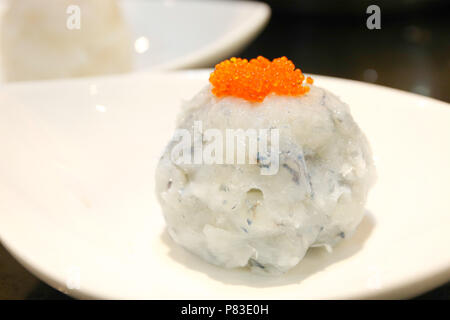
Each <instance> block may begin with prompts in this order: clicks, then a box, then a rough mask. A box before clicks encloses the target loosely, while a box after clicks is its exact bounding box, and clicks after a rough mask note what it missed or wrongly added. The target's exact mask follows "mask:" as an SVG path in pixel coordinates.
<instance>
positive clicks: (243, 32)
mask: <svg viewBox="0 0 450 320" xmlns="http://www.w3.org/2000/svg"><path fill="white" fill-rule="evenodd" d="M121 3H122V7H123V10H124V14H125V18H126V20H127V21H128V22H129V23H130V25H131V28H132V30H133V33H134V37H135V49H136V50H135V51H136V52H138V51H142V50H144V49H145V48H147V46H148V49H147V50H144V52H142V53H136V54H135V70H136V71H141V70H150V69H152V70H174V69H182V68H184V69H186V68H195V67H204V66H209V65H212V64H215V63H217V62H219V61H221V60H223V59H224V58H229V57H230V56H232V55H234V54H238V53H239V51H240V50H242V49H243V48H244V47H245V46H246V45H247V44H248V43H249V42H250V41H252V40H253V39H254V38H255V37H256V36H257V35H258V34H259V33H260V32H261V31H262V30H263V28H264V27H265V25H266V23H267V22H268V21H269V17H270V7H269V6H268V5H267V4H265V3H262V2H253V1H222V0H214V1H205V0H197V1H195V0H182V1H177V0H164V1H159V0H158V1H142V0H141V1H139V0H131V1H129V0H127V1H122V2H121Z"/></svg>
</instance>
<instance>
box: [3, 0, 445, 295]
mask: <svg viewBox="0 0 450 320" xmlns="http://www.w3.org/2000/svg"><path fill="white" fill-rule="evenodd" d="M447 2H448V1H447ZM405 3H407V2H405ZM273 9H274V11H273V15H272V19H271V21H270V23H269V25H268V26H267V28H266V30H265V31H264V32H263V33H262V34H261V35H260V36H259V37H258V38H257V39H256V41H254V42H253V43H252V44H251V45H250V46H249V47H248V48H247V49H246V50H245V51H244V52H242V53H241V54H240V56H241V57H246V58H253V57H256V56H258V55H264V56H266V57H267V58H275V57H279V56H287V57H288V58H290V59H291V60H293V61H294V63H295V64H296V65H297V66H299V67H300V68H301V69H302V70H303V71H304V72H306V73H315V74H322V75H329V76H335V77H341V78H347V79H354V80H359V81H366V82H373V83H377V84H380V85H384V86H389V87H393V88H398V89H402V90H406V91H410V92H415V93H419V94H422V95H427V96H430V97H433V98H436V99H440V100H443V101H446V102H449V101H450V18H449V14H448V13H449V12H450V10H449V9H450V7H449V5H447V4H442V2H441V4H439V5H433V6H428V7H420V8H419V9H417V8H415V10H410V9H409V8H408V7H407V5H406V7H405V8H403V10H402V8H400V9H399V8H397V9H396V10H395V11H390V10H384V8H383V6H381V14H382V20H381V21H382V22H381V30H368V29H367V27H366V18H367V16H368V15H367V14H366V13H365V7H363V6H361V7H360V8H358V7H353V9H352V10H351V12H347V13H345V14H344V13H339V12H333V11H331V12H330V11H328V12H327V13H326V14H321V13H319V12H317V11H315V12H314V13H312V14H311V12H309V13H308V15H306V14H304V13H302V11H301V10H295V8H293V7H284V8H276V7H274V8H273ZM449 214H450V213H449ZM0 299H69V297H68V296H66V295H64V294H62V293H60V292H59V291H57V290H54V289H52V288H51V287H49V286H47V285H46V284H44V283H43V282H42V281H40V280H38V279H37V278H36V277H34V276H33V275H31V274H30V273H29V272H28V271H26V270H25V269H24V268H23V267H22V266H21V265H20V264H19V263H18V262H16V261H15V260H14V258H12V257H11V255H10V254H9V253H8V252H7V251H6V250H5V249H4V248H3V247H2V246H1V245H0ZM418 299H446V300H449V299H450V282H449V283H447V284H446V285H444V286H442V287H440V288H437V289H435V290H433V291H431V292H428V293H426V294H424V295H422V296H420V297H418Z"/></svg>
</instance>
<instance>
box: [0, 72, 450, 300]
mask: <svg viewBox="0 0 450 320" xmlns="http://www.w3.org/2000/svg"><path fill="white" fill-rule="evenodd" d="M208 75H209V73H208V72H207V71H185V72H176V73H169V74H156V73H155V74H134V75H128V76H122V77H112V78H92V79H81V80H64V81H55V82H45V81H43V82H39V83H18V84H13V85H8V86H4V87H2V88H1V89H0V100H1V101H2V104H1V106H0V146H1V150H2V156H1V157H0V221H1V223H0V239H1V240H2V242H3V244H4V245H5V247H6V248H8V249H9V250H10V252H11V253H12V254H13V255H14V256H15V257H16V258H17V259H18V260H19V261H20V262H21V263H22V264H24V265H25V266H26V267H27V268H28V269H29V270H30V271H31V272H33V273H34V274H36V275H37V276H38V277H40V278H41V279H43V280H44V281H46V282H47V283H49V284H50V285H52V286H54V287H55V288H57V289H59V290H61V291H62V292H65V293H68V294H70V295H72V296H74V297H79V298H138V299H140V298H148V299H304V298H308V299H316V298H318V299H324V298H339V299H345V298H407V297H411V296H414V295H417V294H420V293H422V292H424V291H427V290H430V289H432V288H434V287H436V286H438V285H440V284H442V283H445V282H446V281H448V280H449V279H450V250H449V249H450V248H449V246H450V200H449V197H448V192H449V190H450V167H449V165H448V164H449V163H450V150H449V146H450V127H449V126H448V124H449V123H450V108H448V106H449V105H448V104H446V103H444V102H440V101H437V100H433V99H430V98H426V97H422V96H418V95H414V94H410V93H406V92H402V91H398V90H393V89H389V88H384V87H380V86H375V85H369V84H364V83H360V82H355V81H349V80H342V79H336V78H329V77H322V76H315V77H314V79H315V84H316V85H318V86H322V87H325V88H327V89H329V90H331V91H332V92H334V93H336V94H338V95H339V96H341V97H342V99H343V100H344V101H346V102H347V103H349V104H350V106H351V109H352V113H353V115H354V117H355V119H356V121H357V122H358V123H359V125H360V126H361V128H362V129H363V130H364V131H365V133H366V134H367V137H368V139H369V140H370V142H371V144H372V147H373V152H374V155H375V159H376V165H377V170H378V175H379V179H378V182H377V184H376V186H375V187H374V189H373V190H372V191H371V193H370V196H369V200H368V205H367V215H366V217H365V218H364V220H363V222H362V224H361V226H360V227H359V229H358V230H357V232H356V234H355V235H354V237H353V238H351V239H347V240H344V241H342V243H340V244H339V245H338V246H337V247H336V248H335V250H334V252H333V253H331V254H329V253H327V252H326V251H325V250H323V249H319V248H315V249H313V250H311V251H310V252H308V254H307V256H306V257H305V259H304V260H303V261H302V262H301V263H300V264H299V265H298V266H297V267H295V268H294V269H293V270H291V271H290V272H288V273H287V274H285V275H283V276H281V277H264V276H259V275H255V274H250V273H248V272H247V271H243V270H226V269H221V268H219V267H216V266H213V265H210V264H207V263H206V262H203V261H202V260H200V259H199V258H197V257H195V256H193V255H191V254H189V253H187V252H186V251H184V250H183V249H181V248H180V247H178V246H176V245H175V244H174V243H173V242H172V241H171V240H170V239H169V237H168V235H167V233H166V232H165V228H164V221H163V217H162V213H161V210H160V207H159V205H158V203H157V201H156V197H155V195H154V190H153V188H154V169H155V165H156V163H157V161H158V158H159V156H160V154H161V153H162V150H163V148H164V146H165V144H166V143H167V141H168V139H169V138H170V136H171V134H172V130H173V129H174V123H175V116H176V114H177V112H178V109H179V106H180V102H181V100H182V99H186V98H189V97H191V96H193V95H194V94H195V93H196V91H197V90H199V89H200V88H201V87H203V86H204V85H206V84H207V81H208V80H207V79H208Z"/></svg>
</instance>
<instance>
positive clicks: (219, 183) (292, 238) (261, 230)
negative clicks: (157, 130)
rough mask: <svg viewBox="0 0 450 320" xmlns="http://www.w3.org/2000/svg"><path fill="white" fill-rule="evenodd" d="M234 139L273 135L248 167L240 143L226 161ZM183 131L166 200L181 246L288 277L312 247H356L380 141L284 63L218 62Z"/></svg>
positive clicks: (215, 260) (166, 181) (160, 174)
mask: <svg viewBox="0 0 450 320" xmlns="http://www.w3.org/2000/svg"><path fill="white" fill-rule="evenodd" d="M199 127H201V128H199ZM230 130H231V131H232V132H238V131H239V130H241V132H256V133H260V132H265V135H264V137H265V138H267V139H266V140H267V143H266V145H265V148H262V149H261V148H259V146H261V145H263V144H264V143H261V139H260V138H261V136H259V135H258V139H257V140H258V147H257V148H256V150H257V152H256V153H255V154H253V155H252V153H251V152H250V151H251V150H250V149H252V148H251V147H250V143H247V144H248V145H246V146H245V151H246V155H245V157H244V158H243V159H244V160H245V161H241V162H239V161H237V160H238V157H239V155H238V152H237V149H238V145H239V143H238V142H236V146H234V149H233V150H234V151H236V152H235V154H233V155H232V156H230V157H228V160H230V159H231V160H233V161H226V160H227V152H228V151H229V150H227V148H226V145H227V143H228V142H229V141H225V140H226V137H227V132H228V133H229V132H230ZM252 130H253V131H252ZM196 131H197V132H196ZM176 132H177V134H175V135H174V137H173V139H172V140H171V141H170V142H169V144H168V146H167V147H166V149H165V151H164V153H163V156H162V158H161V159H160V161H159V164H158V167H157V171H156V192H157V197H158V199H159V202H160V204H161V207H162V211H163V213H164V217H165V220H166V223H167V227H168V231H169V234H170V236H171V238H172V239H173V240H174V241H175V242H176V243H177V244H179V245H181V246H183V247H184V248H186V249H187V250H189V251H191V252H193V253H194V254H196V255H198V256H200V257H201V258H203V259H204V260H206V261H208V262H210V263H212V264H215V265H218V266H222V267H225V268H237V267H243V268H248V269H250V270H252V271H255V272H262V273H269V274H281V273H283V272H286V271H287V270H289V269H291V268H293V267H294V266H296V265H297V264H298V263H299V262H300V261H301V260H302V259H303V257H304V256H305V254H306V252H307V250H308V248H310V247H316V246H324V247H326V248H328V249H331V248H332V247H333V246H335V245H336V244H337V243H338V242H339V241H341V240H343V239H345V238H349V237H351V236H352V234H353V233H354V231H355V229H356V228H357V227H358V225H359V223H360V222H361V220H362V218H363V215H364V206H365V203H366V198H367V195H368V192H369V189H370V188H371V186H372V185H373V183H374V181H375V176H376V174H375V168H374V164H373V161H372V155H371V150H370V146H369V143H368V141H367V139H366V137H365V136H364V134H363V132H362V131H361V129H360V128H359V127H358V125H357V124H356V123H355V121H354V120H353V118H352V116H351V114H350V110H349V107H348V106H347V105H346V104H345V103H343V102H342V101H341V100H340V99H339V98H337V97H336V96H335V95H334V94H332V93H331V92H329V91H327V90H325V89H323V88H320V87H318V86H316V85H315V84H314V82H313V79H311V78H309V77H306V76H305V75H304V74H303V73H302V72H301V71H300V69H297V68H295V66H294V64H293V63H292V62H291V61H290V60H288V59H287V58H285V57H283V58H278V59H274V60H273V61H270V60H268V59H265V58H263V57H258V58H256V59H252V60H250V61H248V60H246V59H238V58H232V59H230V60H226V61H223V62H221V63H220V64H218V65H217V66H216V68H215V70H214V72H213V73H212V74H211V76H210V84H209V85H208V86H207V87H205V88H204V89H203V90H202V91H200V92H199V93H198V94H197V95H196V96H195V97H194V98H193V99H192V100H190V101H188V102H186V103H185V105H184V108H183V110H182V112H181V114H180V115H179V117H178V120H177V131H176ZM180 132H184V133H186V134H187V133H189V135H188V136H189V137H190V139H191V141H192V142H193V144H192V146H190V147H189V146H183V145H182V144H181V140H182V139H180V135H179V134H178V133H180ZM211 132H212V133H213V134H211ZM274 132H276V134H272V133H274ZM208 135H209V136H208ZM212 136H214V137H215V139H212V138H211V137H212ZM219 137H222V138H224V141H222V142H220V143H218V142H217V141H216V140H217V139H218V138H219ZM233 139H234V137H233ZM249 140H250V139H246V140H245V141H246V142H248V141H249ZM236 141H238V140H237V139H236ZM242 141H243V140H241V142H242ZM180 144H181V147H180ZM214 146H215V147H216V148H213V147H214ZM175 149H176V150H177V152H174V150H175ZM205 150H208V152H210V151H211V150H213V152H211V153H210V155H211V156H212V157H213V158H214V159H215V161H213V162H211V161H205V158H204V157H205V153H208V152H205ZM221 150H222V151H224V152H223V154H222V151H221ZM200 151H202V152H203V153H201V154H196V152H200ZM202 156H203V159H202V160H203V161H201V162H199V161H195V160H196V159H197V160H199V159H200V158H201V157H202ZM241 160H242V159H241ZM330 254H332V253H330ZM299 268H301V263H300V265H299Z"/></svg>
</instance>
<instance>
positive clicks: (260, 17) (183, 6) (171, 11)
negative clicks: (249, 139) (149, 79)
mask: <svg viewBox="0 0 450 320" xmlns="http://www.w3.org/2000/svg"><path fill="white" fill-rule="evenodd" d="M120 4H121V7H122V9H123V14H124V16H125V19H126V21H127V23H128V24H129V25H130V28H131V30H132V34H133V42H134V57H133V63H134V71H146V70H175V69H186V68H195V67H202V66H210V65H213V64H215V63H217V62H219V61H221V60H223V59H225V58H229V57H230V56H232V55H234V54H238V53H239V52H240V50H242V49H243V48H244V47H245V46H246V45H247V44H248V43H250V42H251V41H252V40H253V39H254V38H255V37H256V36H257V35H258V34H259V33H260V32H261V31H262V30H263V29H264V27H265V25H266V24H267V22H268V21H269V18H270V7H269V6H268V5H267V4H265V3H262V2H255V1H224V0H214V1H205V0H149V1H146V0H122V1H120ZM5 9H6V2H5V0H0V19H1V15H2V14H3V12H4V11H5ZM0 73H1V66H0ZM0 79H1V76H0Z"/></svg>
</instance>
